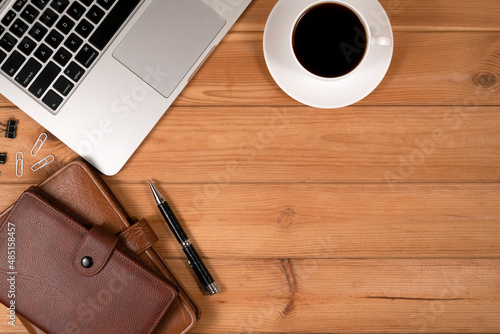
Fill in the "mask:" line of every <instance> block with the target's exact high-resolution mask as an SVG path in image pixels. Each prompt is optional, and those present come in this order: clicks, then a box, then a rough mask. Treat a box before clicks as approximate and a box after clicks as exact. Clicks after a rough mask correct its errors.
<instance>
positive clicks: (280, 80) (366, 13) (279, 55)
mask: <svg viewBox="0 0 500 334" xmlns="http://www.w3.org/2000/svg"><path fill="white" fill-rule="evenodd" d="M330 9H331V10H333V11H330V12H331V13H337V12H335V10H337V9H341V10H342V13H343V14H342V15H344V16H345V17H351V18H352V20H351V21H352V22H354V20H355V18H357V19H358V20H359V21H357V22H358V23H360V24H357V25H355V26H356V28H358V32H359V34H360V36H353V33H351V34H350V38H354V39H351V40H347V41H346V43H345V45H344V43H340V44H339V47H342V45H343V48H341V49H342V50H341V51H342V55H343V56H344V57H346V58H345V59H344V60H349V61H348V62H347V61H344V62H343V63H344V64H340V63H341V59H340V58H339V57H340V51H338V52H336V58H335V57H332V62H331V64H330V61H329V58H325V57H322V56H321V53H320V52H319V51H318V52H316V53H314V52H313V53H312V56H311V57H305V58H304V57H302V58H301V56H300V53H298V52H296V51H297V38H296V37H295V36H294V34H295V33H296V32H297V31H299V29H300V27H301V26H306V24H305V23H302V22H304V20H305V18H307V19H310V21H311V22H314V19H318V16H317V15H323V16H322V18H323V19H325V20H326V19H327V18H328V15H329V13H330V12H328V10H330ZM337 14H338V13H337ZM313 15H316V16H313ZM308 16H311V18H308ZM344 16H343V17H344ZM337 19H338V17H337ZM347 21H348V20H347ZM347 21H346V22H347ZM306 22H307V21H306ZM325 22H326V21H325ZM339 22H342V24H343V23H345V22H343V21H339ZM340 27H342V25H340ZM348 29H352V27H351V26H349V28H348ZM348 29H347V30H348ZM302 30H304V31H306V33H307V31H308V30H307V29H302ZM339 31H340V32H341V33H342V34H343V33H345V32H346V31H343V30H342V29H339ZM301 33H302V32H301ZM305 36H307V35H305ZM312 37H314V36H311V38H312ZM316 37H317V36H316ZM316 37H315V38H316ZM320 37H326V38H328V40H329V38H332V40H335V41H336V42H338V41H339V40H337V39H334V38H333V37H335V38H336V37H337V35H336V34H334V35H331V36H326V35H325V36H320ZM358 37H361V38H358ZM302 40H303V41H304V43H306V44H305V45H309V44H307V43H308V39H307V38H306V37H304V38H302ZM360 41H361V42H362V44H363V45H360V44H358V43H359V42H360ZM294 43H295V48H294ZM323 44H325V43H323ZM311 45H313V46H314V43H312V44H311ZM332 45H334V46H335V48H337V44H335V43H332ZM299 50H308V49H307V48H305V47H303V48H302V49H300V48H299ZM319 50H321V49H319ZM306 53H307V52H306ZM356 53H362V54H359V55H356ZM392 53H393V35H392V28H391V24H390V21H389V18H388V17H387V14H386V12H385V10H384V9H383V7H382V6H381V5H380V3H379V2H378V1H377V0H319V1H318V0H293V1H291V0H280V1H279V2H278V3H277V4H276V6H275V7H274V9H273V11H272V12H271V14H270V16H269V18H268V21H267V24H266V28H265V31H264V56H265V59H266V64H267V66H268V68H269V71H270V73H271V75H272V76H273V78H274V79H275V81H276V82H277V84H278V85H279V86H280V87H281V88H282V89H283V90H284V91H285V92H286V93H287V94H288V95H290V96H291V97H292V98H294V99H296V100H298V101H299V102H302V103H304V104H307V105H310V106H313V107H318V108H338V107H343V106H346V105H350V104H353V103H355V102H358V101H359V100H361V99H363V98H364V97H366V96H367V95H368V94H370V93H371V92H372V91H373V90H374V89H375V88H376V87H377V86H378V84H379V83H380V82H381V81H382V79H383V77H384V76H385V74H386V73H387V70H388V68H389V65H390V62H391V59H392ZM325 54H326V53H325ZM318 55H320V57H319V58H318V60H317V61H316V60H315V59H314V58H313V57H314V56H318ZM328 55H329V56H328V57H330V54H328ZM332 55H333V53H332ZM351 56H356V57H357V59H356V61H355V62H351ZM359 56H362V57H361V58H360V57H359ZM304 59H308V60H309V62H305V61H304ZM320 59H321V61H320ZM334 59H336V61H335V60H334ZM316 63H320V64H323V65H325V66H324V67H325V68H326V67H328V65H331V66H330V67H331V68H332V71H333V72H331V74H329V75H325V73H326V72H324V71H323V72H321V71H316V70H313V68H315V66H316V65H317V64H316ZM308 64H309V65H311V66H309V67H308V66H307V65H308ZM337 65H338V66H337ZM341 65H342V66H341ZM351 65H352V66H351ZM354 65H355V66H354ZM350 66H351V67H350ZM316 67H317V66H316ZM336 67H339V73H341V75H340V74H339V75H333V73H336V72H335V69H336ZM340 70H342V71H340Z"/></svg>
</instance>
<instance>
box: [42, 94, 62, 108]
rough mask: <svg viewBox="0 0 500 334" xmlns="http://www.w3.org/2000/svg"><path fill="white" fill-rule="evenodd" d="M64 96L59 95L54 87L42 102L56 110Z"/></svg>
mask: <svg viewBox="0 0 500 334" xmlns="http://www.w3.org/2000/svg"><path fill="white" fill-rule="evenodd" d="M62 101H63V98H62V97H60V96H59V95H57V93H56V92H54V91H53V90H52V89H51V90H49V92H48V93H47V95H45V96H44V97H43V99H42V102H43V103H45V104H46V105H47V107H49V108H50V109H52V110H54V111H56V110H57V108H59V106H60V105H61V103H62Z"/></svg>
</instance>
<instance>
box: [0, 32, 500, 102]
mask: <svg viewBox="0 0 500 334" xmlns="http://www.w3.org/2000/svg"><path fill="white" fill-rule="evenodd" d="M394 39H395V41H394V43H395V49H394V57H393V62H392V64H391V67H390V68H389V72H388V74H387V77H386V79H385V80H384V81H383V82H382V83H381V84H380V86H379V87H378V88H377V89H376V90H375V91H374V92H373V93H372V94H371V95H369V96H368V97H366V98H365V99H364V100H362V101H361V102H358V104H357V105H365V106H366V105H369V106H372V105H425V106H429V105H452V106H455V105H460V106H461V105H474V106H476V105H492V104H498V103H499V102H500V84H499V81H500V80H499V78H498V77H499V75H500V72H499V71H498V69H499V68H500V59H499V58H498V52H500V39H498V32H462V31H456V32H447V31H445V32H415V31H401V32H395V34H394ZM424 97H425V98H424ZM270 104H273V105H290V106H298V105H299V103H298V102H296V101H295V100H293V99H291V98H290V97H288V96H287V95H286V94H285V93H284V92H282V91H281V90H280V89H279V88H278V86H277V85H276V83H275V82H274V81H273V80H272V77H271V76H270V75H269V72H268V70H267V67H266V64H265V60H264V55H263V51H262V33H260V32H251V33H232V34H229V35H228V36H226V38H225V39H224V41H223V42H221V43H220V45H219V46H218V47H217V49H216V50H215V51H214V53H213V54H212V55H211V57H210V58H209V59H208V60H207V62H206V63H205V64H204V66H203V67H202V68H201V69H200V70H199V71H198V73H197V74H196V76H195V77H194V78H193V80H192V81H191V82H190V83H189V85H188V86H187V87H186V89H185V90H184V91H183V93H182V94H181V95H180V96H179V97H178V99H177V100H176V103H175V105H179V106H196V107H199V106H205V105H217V106H220V105H244V106H262V105H270ZM0 106H12V103H11V102H9V101H8V100H6V99H5V98H2V99H1V100H0Z"/></svg>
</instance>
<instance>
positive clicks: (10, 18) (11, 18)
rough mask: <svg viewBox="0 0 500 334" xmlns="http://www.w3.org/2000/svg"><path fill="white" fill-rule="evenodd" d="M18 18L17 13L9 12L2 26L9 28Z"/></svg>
mask: <svg viewBox="0 0 500 334" xmlns="http://www.w3.org/2000/svg"><path fill="white" fill-rule="evenodd" d="M15 18H16V13H15V12H13V11H11V10H9V12H8V13H7V14H5V16H4V17H3V19H2V24H3V25H4V26H6V27H8V26H9V24H11V23H12V21H14V19H15Z"/></svg>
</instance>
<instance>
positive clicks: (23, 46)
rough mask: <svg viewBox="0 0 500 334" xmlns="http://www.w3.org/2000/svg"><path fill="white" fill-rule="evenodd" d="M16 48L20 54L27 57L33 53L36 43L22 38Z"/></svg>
mask: <svg viewBox="0 0 500 334" xmlns="http://www.w3.org/2000/svg"><path fill="white" fill-rule="evenodd" d="M17 48H18V49H19V50H20V51H21V52H22V53H24V54H25V55H27V56H29V55H30V54H31V53H32V52H33V50H35V48H36V42H35V41H34V40H32V39H31V38H29V37H24V38H23V40H22V41H21V43H19V45H18V46H17Z"/></svg>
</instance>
